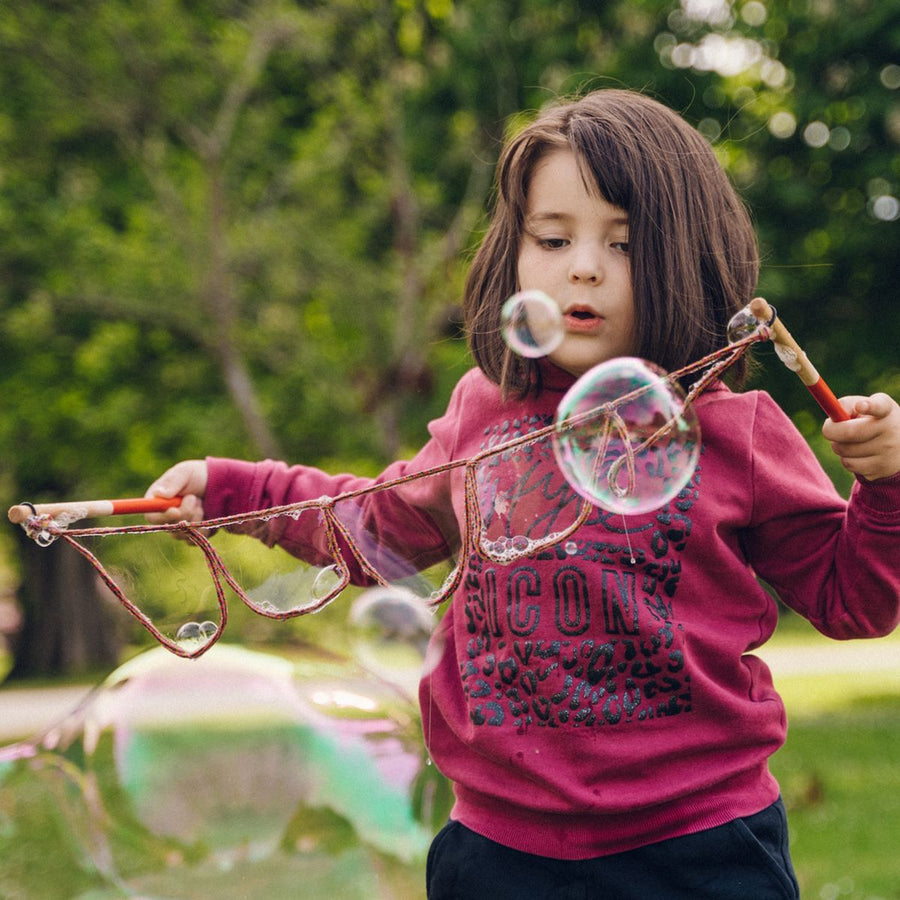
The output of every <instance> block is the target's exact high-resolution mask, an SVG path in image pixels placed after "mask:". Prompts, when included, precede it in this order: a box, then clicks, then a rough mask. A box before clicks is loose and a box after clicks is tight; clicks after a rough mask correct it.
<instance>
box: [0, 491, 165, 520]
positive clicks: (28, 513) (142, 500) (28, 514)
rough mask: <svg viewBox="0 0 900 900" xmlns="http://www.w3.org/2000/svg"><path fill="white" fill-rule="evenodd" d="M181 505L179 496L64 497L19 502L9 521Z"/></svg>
mask: <svg viewBox="0 0 900 900" xmlns="http://www.w3.org/2000/svg"><path fill="white" fill-rule="evenodd" d="M177 506H181V497H135V498H129V499H123V500H67V501H64V502H61V503H37V504H35V503H20V504H18V505H17V506H12V507H10V509H9V512H8V514H7V515H8V516H9V521H10V522H12V523H13V524H14V525H21V524H22V523H23V522H26V521H27V520H28V519H30V518H32V517H35V516H36V517H42V516H47V517H49V518H51V519H55V520H65V521H66V522H78V521H79V520H81V519H90V518H96V517H99V516H130V515H140V514H143V513H148V512H165V511H166V510H167V509H172V508H173V507H177Z"/></svg>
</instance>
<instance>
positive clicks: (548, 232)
mask: <svg viewBox="0 0 900 900" xmlns="http://www.w3.org/2000/svg"><path fill="white" fill-rule="evenodd" d="M518 280H519V290H541V291H543V292H544V293H546V294H548V295H549V296H550V297H552V298H553V299H554V300H555V301H556V303H557V304H558V305H559V308H560V310H561V312H562V314H563V322H564V325H565V330H566V331H565V338H564V339H563V342H562V344H560V346H559V347H558V349H556V350H554V351H553V353H551V354H550V359H551V360H552V361H553V362H554V363H556V365H558V366H560V367H561V368H563V369H565V370H566V371H567V372H570V373H571V374H573V375H576V376H578V375H583V374H584V373H585V372H586V371H587V370H588V369H590V368H592V367H593V366H595V365H597V363H601V362H605V361H606V360H608V359H612V358H614V357H616V356H629V355H633V354H634V352H635V340H634V299H633V296H632V292H631V268H630V265H629V261H628V216H627V214H626V213H625V211H624V210H622V209H619V208H618V207H617V206H613V205H612V204H610V203H608V202H607V201H606V200H604V199H603V198H602V197H600V196H599V195H597V194H591V193H589V192H588V191H587V189H586V188H585V186H584V182H583V181H582V178H581V172H580V170H579V168H578V163H577V162H576V159H575V155H574V154H573V153H572V152H571V151H570V150H562V149H561V150H554V151H552V152H550V153H548V154H547V155H546V156H544V157H543V158H542V159H541V160H540V161H539V162H538V163H537V165H536V166H535V168H534V171H533V172H532V176H531V183H530V185H529V190H528V208H527V210H526V216H525V224H524V229H523V234H522V239H521V245H520V249H519V262H518Z"/></svg>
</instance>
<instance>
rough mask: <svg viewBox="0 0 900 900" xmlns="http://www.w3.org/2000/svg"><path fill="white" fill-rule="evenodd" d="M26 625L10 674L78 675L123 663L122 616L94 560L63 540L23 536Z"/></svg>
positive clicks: (16, 640) (17, 640) (15, 645)
mask: <svg viewBox="0 0 900 900" xmlns="http://www.w3.org/2000/svg"><path fill="white" fill-rule="evenodd" d="M18 543H19V556H20V559H22V561H23V566H22V569H23V579H22V584H21V585H20V586H19V590H18V599H19V603H20V604H21V607H22V628H21V630H20V631H19V633H18V634H17V635H16V636H15V638H14V640H13V656H14V660H15V661H14V663H13V667H12V671H11V672H10V674H9V677H10V678H30V677H34V676H39V675H74V674H79V673H84V672H91V671H97V670H104V669H105V670H109V669H111V668H113V667H114V666H116V665H118V663H119V652H120V650H121V648H122V628H121V621H122V615H123V613H121V612H120V611H119V610H118V609H117V608H116V607H115V606H113V605H112V603H111V601H110V597H109V595H108V594H107V593H106V592H105V591H104V590H103V588H102V586H101V583H100V582H99V581H98V578H97V574H96V572H95V571H94V569H93V567H92V566H91V565H90V563H88V562H87V560H85V559H84V558H83V557H82V556H80V555H79V554H78V553H77V552H76V551H75V550H73V549H72V548H71V547H70V546H69V545H68V544H66V543H65V542H63V541H57V542H56V543H55V544H54V545H53V546H51V547H46V548H44V547H39V546H38V545H37V544H35V543H34V542H33V541H31V540H29V539H28V538H26V537H25V535H24V533H23V534H21V535H20V536H19V540H18Z"/></svg>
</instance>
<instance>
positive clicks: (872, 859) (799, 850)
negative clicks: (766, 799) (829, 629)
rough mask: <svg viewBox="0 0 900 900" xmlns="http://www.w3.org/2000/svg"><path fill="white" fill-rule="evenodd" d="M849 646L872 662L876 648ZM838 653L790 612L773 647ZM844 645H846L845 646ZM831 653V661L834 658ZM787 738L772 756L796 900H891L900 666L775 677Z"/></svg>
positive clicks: (897, 876)
mask: <svg viewBox="0 0 900 900" xmlns="http://www.w3.org/2000/svg"><path fill="white" fill-rule="evenodd" d="M898 643H900V633H895V634H894V635H891V636H890V637H888V638H881V639H879V640H877V641H872V642H853V647H852V649H854V650H856V651H860V652H862V653H863V654H871V657H870V658H871V659H872V660H873V662H874V661H876V660H877V658H878V653H877V651H878V650H879V646H878V645H879V644H891V645H896V644H898ZM770 646H771V647H772V648H773V649H776V650H782V649H790V648H793V647H800V648H804V649H811V650H815V649H817V648H819V649H823V650H828V649H829V648H831V649H832V650H833V651H834V652H835V653H837V652H838V651H840V650H842V649H844V648H843V647H842V646H841V645H836V644H835V643H834V642H833V641H830V640H828V639H827V638H825V637H823V636H822V635H820V634H818V633H817V632H815V631H814V630H813V629H812V628H811V627H810V626H809V625H808V624H807V623H806V622H804V621H803V620H801V619H798V618H797V617H796V616H787V617H786V619H785V621H784V622H783V624H782V625H780V626H779V632H778V633H776V636H775V638H774V639H773V640H772V642H771V645H770ZM845 646H847V645H845ZM835 658H836V659H837V658H839V657H837V656H836V657H835ZM775 681H776V686H777V687H778V690H779V692H780V693H781V695H782V697H783V698H784V701H785V705H786V707H787V710H788V720H789V728H788V738H787V743H786V744H785V746H784V747H783V748H782V749H781V750H780V751H779V752H778V753H776V754H775V756H774V757H773V759H772V770H773V772H774V773H775V776H776V777H777V778H778V780H779V783H780V784H781V788H782V794H783V796H784V800H785V804H786V806H787V808H788V821H789V824H790V831H791V853H792V856H793V859H794V866H795V868H796V870H797V877H798V879H799V881H800V886H801V896H802V897H803V898H804V900H876V898H880V900H898V898H900V854H898V852H897V847H896V845H897V838H896V835H897V833H898V828H900V821H898V812H900V802H898V798H900V671H898V670H897V669H896V668H895V669H891V668H888V667H886V666H885V665H884V663H883V662H881V663H874V668H873V669H872V670H871V671H867V670H866V669H865V668H864V667H861V668H856V669H854V670H853V671H848V670H847V669H846V668H842V667H841V666H839V665H836V666H835V667H834V668H833V669H829V670H826V671H824V672H822V671H819V672H815V673H804V674H796V675H785V676H783V677H778V674H777V671H776V679H775Z"/></svg>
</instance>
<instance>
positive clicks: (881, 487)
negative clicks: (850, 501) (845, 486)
mask: <svg viewBox="0 0 900 900" xmlns="http://www.w3.org/2000/svg"><path fill="white" fill-rule="evenodd" d="M853 493H854V494H855V495H856V497H857V499H858V501H859V503H860V504H861V505H862V506H864V507H865V508H866V509H868V510H871V511H872V512H874V513H877V514H878V515H881V516H887V515H895V516H896V515H898V514H900V472H898V473H897V474H896V475H891V476H890V477H889V478H879V479H878V480H877V481H866V479H865V478H857V479H856V484H855V485H854V486H853Z"/></svg>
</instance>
